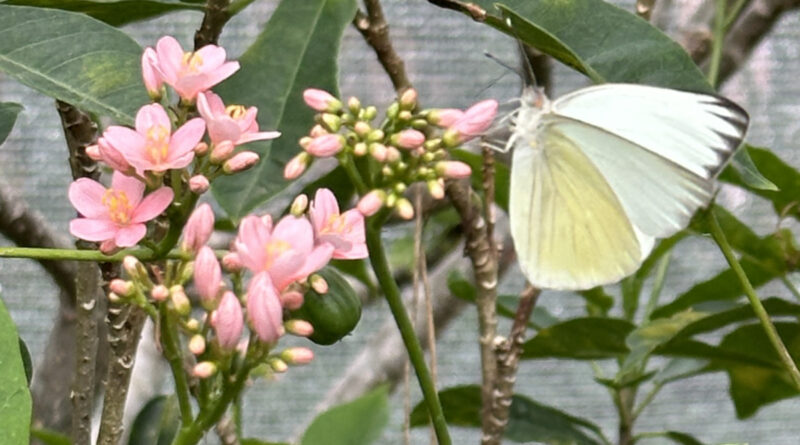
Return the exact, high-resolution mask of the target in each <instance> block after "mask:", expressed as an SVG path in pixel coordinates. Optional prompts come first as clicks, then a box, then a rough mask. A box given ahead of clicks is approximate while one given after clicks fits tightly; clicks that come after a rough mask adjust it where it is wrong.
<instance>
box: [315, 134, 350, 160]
mask: <svg viewBox="0 0 800 445" xmlns="http://www.w3.org/2000/svg"><path fill="white" fill-rule="evenodd" d="M344 143H345V140H344V137H343V136H342V135H340V134H324V135H322V136H318V137H316V138H314V140H313V141H311V143H310V144H308V147H307V148H306V152H308V153H309V154H311V155H313V156H316V157H320V158H324V157H328V156H333V155H335V154H336V153H339V151H341V149H342V147H344Z"/></svg>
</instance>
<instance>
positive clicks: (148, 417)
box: [128, 396, 180, 445]
mask: <svg viewBox="0 0 800 445" xmlns="http://www.w3.org/2000/svg"><path fill="white" fill-rule="evenodd" d="M179 426H180V413H179V412H178V404H177V400H175V397H171V396H170V397H168V396H157V397H154V398H152V399H150V401H149V402H147V404H145V405H144V407H142V409H141V410H140V411H139V414H137V415H136V419H135V420H134V421H133V426H132V427H131V435H130V438H129V439H128V445H169V444H170V443H172V439H173V438H174V437H175V433H177V432H178V427H179Z"/></svg>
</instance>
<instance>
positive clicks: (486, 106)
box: [449, 99, 497, 142]
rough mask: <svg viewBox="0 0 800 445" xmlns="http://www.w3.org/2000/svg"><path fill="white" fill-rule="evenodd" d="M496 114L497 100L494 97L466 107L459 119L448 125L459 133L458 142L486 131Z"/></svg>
mask: <svg viewBox="0 0 800 445" xmlns="http://www.w3.org/2000/svg"><path fill="white" fill-rule="evenodd" d="M496 115H497V101H496V100H494V99H488V100H482V101H480V102H478V103H476V104H475V105H473V106H471V107H469V108H467V110H466V111H464V115H463V116H461V118H460V119H458V120H456V121H455V122H453V124H452V125H450V128H449V130H453V131H455V132H456V133H458V135H459V140H460V142H466V141H468V140H470V139H472V138H474V137H476V136H480V135H481V134H482V133H483V132H484V131H486V130H487V129H488V128H489V127H490V126H491V125H492V122H493V121H494V117H495V116H496Z"/></svg>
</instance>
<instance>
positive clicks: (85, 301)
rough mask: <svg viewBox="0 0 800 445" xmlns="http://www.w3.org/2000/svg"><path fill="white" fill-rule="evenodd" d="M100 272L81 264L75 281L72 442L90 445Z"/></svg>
mask: <svg viewBox="0 0 800 445" xmlns="http://www.w3.org/2000/svg"><path fill="white" fill-rule="evenodd" d="M99 288H100V271H99V270H98V269H97V265H96V264H94V263H80V264H79V265H78V278H76V279H75V290H76V303H77V304H76V305H75V308H76V309H75V310H76V311H77V313H78V317H77V324H76V326H75V341H76V345H77V346H76V350H75V378H74V379H73V380H72V392H71V395H72V410H73V411H72V412H73V415H72V434H71V437H72V443H73V444H75V445H89V444H90V443H91V439H92V411H93V410H92V406H93V404H94V387H95V365H96V363H95V357H97V319H96V317H95V313H96V312H97V310H98V306H99V305H98V302H97V296H98V292H97V290H98V289H99Z"/></svg>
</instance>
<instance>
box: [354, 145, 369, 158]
mask: <svg viewBox="0 0 800 445" xmlns="http://www.w3.org/2000/svg"><path fill="white" fill-rule="evenodd" d="M365 154H367V143H366V142H357V143H356V144H355V145H353V155H355V156H364V155H365Z"/></svg>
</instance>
